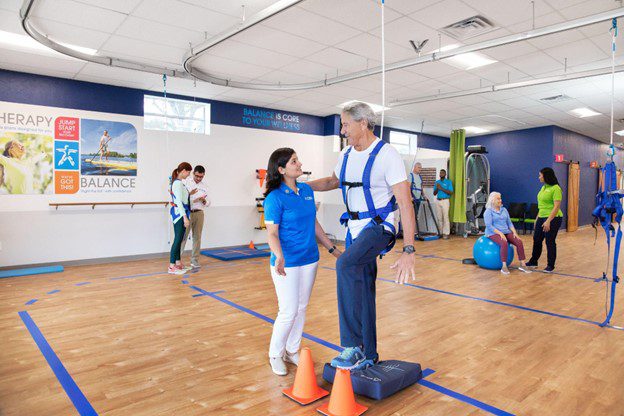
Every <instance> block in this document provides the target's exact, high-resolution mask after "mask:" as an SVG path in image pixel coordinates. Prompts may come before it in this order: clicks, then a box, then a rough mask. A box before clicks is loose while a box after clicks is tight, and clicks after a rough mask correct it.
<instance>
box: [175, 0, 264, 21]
mask: <svg viewBox="0 0 624 416" xmlns="http://www.w3.org/2000/svg"><path fill="white" fill-rule="evenodd" d="M183 1H184V2H185V3H190V4H194V5H195V6H199V7H203V8H205V9H210V10H214V11H216V12H219V13H223V14H227V15H229V16H232V17H235V18H237V19H241V18H242V16H243V5H244V6H245V16H246V17H247V18H249V17H251V16H253V15H254V14H256V13H258V12H260V11H262V10H264V9H265V8H267V7H269V6H271V5H273V4H275V3H276V0H253V1H251V2H250V1H237V0H210V1H206V0H183Z"/></svg>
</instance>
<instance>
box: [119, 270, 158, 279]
mask: <svg viewBox="0 0 624 416" xmlns="http://www.w3.org/2000/svg"><path fill="white" fill-rule="evenodd" d="M159 274H167V272H156V273H144V274H133V275H130V276H120V277H111V278H110V280H122V279H134V278H137V277H145V276H158V275H159Z"/></svg>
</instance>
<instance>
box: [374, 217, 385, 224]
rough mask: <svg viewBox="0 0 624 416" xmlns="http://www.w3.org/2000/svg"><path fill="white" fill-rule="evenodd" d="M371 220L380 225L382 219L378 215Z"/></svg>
mask: <svg viewBox="0 0 624 416" xmlns="http://www.w3.org/2000/svg"><path fill="white" fill-rule="evenodd" d="M373 221H375V223H376V224H377V225H381V224H382V223H383V222H384V220H383V219H382V218H381V217H380V216H379V215H377V216H376V217H375V218H373Z"/></svg>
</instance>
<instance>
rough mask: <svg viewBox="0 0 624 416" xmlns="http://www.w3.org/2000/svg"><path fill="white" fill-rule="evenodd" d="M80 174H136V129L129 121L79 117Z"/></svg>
mask: <svg viewBox="0 0 624 416" xmlns="http://www.w3.org/2000/svg"><path fill="white" fill-rule="evenodd" d="M80 140H81V162H82V163H81V165H80V172H81V174H82V175H106V176H136V174H137V131H136V129H135V128H134V126H133V125H132V124H130V123H122V122H115V121H105V120H89V119H82V120H81V123H80Z"/></svg>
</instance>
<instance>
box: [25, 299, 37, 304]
mask: <svg viewBox="0 0 624 416" xmlns="http://www.w3.org/2000/svg"><path fill="white" fill-rule="evenodd" d="M37 300H38V299H31V300H29V301H28V302H26V303H25V304H26V305H32V304H33V303H35V302H37Z"/></svg>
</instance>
